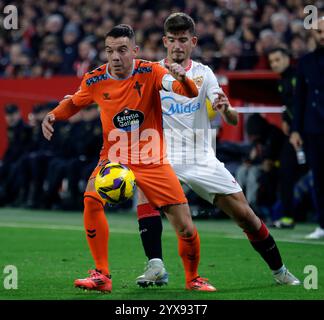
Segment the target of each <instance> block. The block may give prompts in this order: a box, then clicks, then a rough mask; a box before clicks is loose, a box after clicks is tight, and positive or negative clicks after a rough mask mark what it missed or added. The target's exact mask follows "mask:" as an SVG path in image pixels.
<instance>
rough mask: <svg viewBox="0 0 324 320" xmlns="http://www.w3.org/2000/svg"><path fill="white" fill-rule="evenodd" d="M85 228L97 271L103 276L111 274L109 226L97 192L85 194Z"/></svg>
mask: <svg viewBox="0 0 324 320" xmlns="http://www.w3.org/2000/svg"><path fill="white" fill-rule="evenodd" d="M84 227H85V230H86V233H87V241H88V245H89V248H90V251H91V254H92V257H93V259H94V261H95V264H96V269H97V270H99V271H100V272H101V273H102V274H105V275H107V274H109V268H108V239H109V226H108V221H107V218H106V216H105V211H104V203H103V202H102V200H101V199H100V198H99V197H98V195H97V194H96V192H85V194H84Z"/></svg>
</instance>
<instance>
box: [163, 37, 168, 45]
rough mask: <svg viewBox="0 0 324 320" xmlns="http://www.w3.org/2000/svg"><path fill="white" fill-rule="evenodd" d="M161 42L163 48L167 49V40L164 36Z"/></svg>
mask: <svg viewBox="0 0 324 320" xmlns="http://www.w3.org/2000/svg"><path fill="white" fill-rule="evenodd" d="M162 41H163V45H164V48H167V47H168V38H167V37H166V36H163V37H162Z"/></svg>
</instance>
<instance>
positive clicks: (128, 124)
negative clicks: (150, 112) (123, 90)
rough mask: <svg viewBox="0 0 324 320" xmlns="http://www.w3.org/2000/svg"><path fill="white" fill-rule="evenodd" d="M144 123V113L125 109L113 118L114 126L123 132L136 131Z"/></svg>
mask: <svg viewBox="0 0 324 320" xmlns="http://www.w3.org/2000/svg"><path fill="white" fill-rule="evenodd" d="M143 121H144V113H143V112H141V111H138V110H132V109H128V108H125V109H124V110H123V111H121V112H119V113H117V114H116V115H115V116H114V118H113V123H114V126H115V127H116V128H117V129H120V130H123V131H127V132H129V131H134V130H136V129H138V128H139V127H140V126H141V124H142V123H143Z"/></svg>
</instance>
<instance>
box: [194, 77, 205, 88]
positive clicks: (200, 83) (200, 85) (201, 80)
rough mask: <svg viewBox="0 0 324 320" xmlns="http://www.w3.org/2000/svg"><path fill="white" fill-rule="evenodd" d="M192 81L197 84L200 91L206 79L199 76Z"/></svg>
mask: <svg viewBox="0 0 324 320" xmlns="http://www.w3.org/2000/svg"><path fill="white" fill-rule="evenodd" d="M192 81H193V82H194V83H195V85H196V86H197V88H198V89H200V88H201V87H202V85H203V82H204V77H203V76H198V77H195V78H193V79H192Z"/></svg>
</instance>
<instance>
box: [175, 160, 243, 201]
mask: <svg viewBox="0 0 324 320" xmlns="http://www.w3.org/2000/svg"><path fill="white" fill-rule="evenodd" d="M174 170H175V172H176V174H177V176H178V177H179V179H180V180H181V181H183V182H184V183H185V184H187V185H188V186H189V187H190V188H191V189H192V190H193V191H194V192H195V193H196V194H198V195H199V196H200V197H201V198H203V199H205V200H206V201H208V202H209V203H211V204H213V203H214V198H215V195H218V194H232V193H237V192H240V191H242V189H241V187H240V185H239V184H238V183H237V181H236V180H235V178H234V177H233V176H232V174H231V173H230V172H229V171H228V170H227V169H226V168H225V166H224V164H223V163H221V162H220V161H219V160H217V159H216V157H215V156H214V155H210V156H207V158H206V159H205V161H203V162H199V163H195V164H191V165H187V166H178V165H176V166H174Z"/></svg>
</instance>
